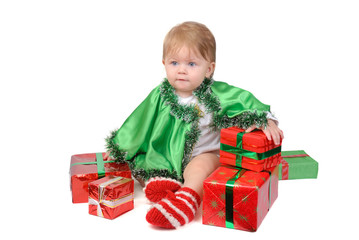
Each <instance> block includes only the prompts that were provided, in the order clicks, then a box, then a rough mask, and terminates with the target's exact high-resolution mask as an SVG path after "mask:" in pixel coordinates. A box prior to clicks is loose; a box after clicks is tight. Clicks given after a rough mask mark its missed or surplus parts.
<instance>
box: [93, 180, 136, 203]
mask: <svg viewBox="0 0 359 240" xmlns="http://www.w3.org/2000/svg"><path fill="white" fill-rule="evenodd" d="M133 191H134V181H133V179H132V178H124V177H118V176H113V175H109V176H106V177H104V178H101V179H98V180H96V181H93V182H91V183H89V194H90V196H91V197H92V198H94V199H99V196H100V195H101V198H102V200H114V199H118V198H121V197H124V196H126V195H128V194H131V193H133Z"/></svg>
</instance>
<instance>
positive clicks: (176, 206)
mask: <svg viewBox="0 0 359 240" xmlns="http://www.w3.org/2000/svg"><path fill="white" fill-rule="evenodd" d="M200 204H201V198H200V196H199V195H198V193H197V192H195V191H194V190H192V189H191V188H188V187H185V188H181V189H179V190H178V191H177V192H176V193H173V192H171V191H168V194H167V196H166V197H165V198H163V199H162V200H161V201H159V202H158V203H156V204H154V205H153V206H152V207H151V208H150V210H149V211H148V213H147V215H146V220H147V222H149V223H150V224H152V225H155V226H158V227H162V228H170V229H174V228H178V227H179V226H183V225H184V224H187V223H189V222H191V221H192V220H193V219H194V216H195V215H196V212H197V209H198V207H199V205H200Z"/></svg>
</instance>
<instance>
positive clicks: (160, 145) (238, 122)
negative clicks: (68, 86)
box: [106, 79, 270, 181]
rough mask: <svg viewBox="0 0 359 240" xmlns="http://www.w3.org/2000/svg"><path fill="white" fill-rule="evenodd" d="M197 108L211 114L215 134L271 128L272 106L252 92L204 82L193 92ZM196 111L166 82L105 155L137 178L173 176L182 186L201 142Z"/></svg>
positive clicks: (114, 134)
mask: <svg viewBox="0 0 359 240" xmlns="http://www.w3.org/2000/svg"><path fill="white" fill-rule="evenodd" d="M193 95H195V96H196V97H197V98H198V101H199V103H201V104H204V106H205V108H206V111H207V112H208V113H212V114H213V126H212V130H213V131H218V134H219V130H220V129H222V128H227V127H231V126H238V127H241V128H244V129H246V128H248V127H250V126H252V125H253V124H256V125H257V126H258V127H259V126H263V125H266V124H267V119H266V115H267V112H269V111H270V107H269V106H268V105H265V104H263V103H261V102H260V101H259V100H258V99H256V98H255V97H254V96H253V95H252V94H251V93H250V92H248V91H245V90H243V89H240V88H237V87H233V86H231V85H228V84H227V83H224V82H218V81H214V80H213V79H204V81H203V83H202V84H201V85H200V86H199V87H198V88H197V89H196V90H195V91H193ZM200 116H201V113H200V110H199V108H198V106H195V105H189V106H187V105H181V104H179V103H178V97H177V95H176V94H175V89H174V88H173V87H172V86H171V85H170V84H169V82H168V80H167V79H164V81H163V82H162V83H161V84H160V85H159V86H157V87H156V88H155V89H153V90H152V92H151V93H150V94H149V95H148V96H147V98H146V99H145V100H144V101H143V102H142V103H141V104H140V105H139V106H138V107H137V108H136V109H135V111H133V113H132V114H131V115H130V116H129V117H128V118H127V120H126V121H125V122H124V123H123V125H122V127H121V128H119V129H118V130H115V131H113V132H112V133H111V135H110V136H108V137H107V138H106V143H107V150H108V151H110V152H111V154H110V155H111V156H112V157H113V158H115V159H117V160H119V161H120V162H128V163H129V166H130V168H131V171H132V174H133V176H134V177H135V178H137V179H143V180H147V179H149V178H151V177H155V176H160V177H170V178H173V179H176V180H179V181H183V170H184V168H185V167H186V165H187V164H188V162H189V161H190V159H191V154H192V150H193V148H194V146H195V144H196V142H197V141H198V139H199V136H200V130H199V127H198V123H199V118H200Z"/></svg>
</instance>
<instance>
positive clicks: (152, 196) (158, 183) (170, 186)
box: [143, 177, 181, 203]
mask: <svg viewBox="0 0 359 240" xmlns="http://www.w3.org/2000/svg"><path fill="white" fill-rule="evenodd" d="M180 188H181V183H180V182H178V181H176V180H174V179H171V178H164V177H154V178H150V179H149V180H148V182H147V183H146V186H145V188H144V189H143V191H144V192H145V195H146V197H147V199H148V200H150V202H153V203H156V202H159V201H160V200H162V199H163V198H164V197H166V195H167V192H168V191H171V192H176V191H177V190H178V189H180Z"/></svg>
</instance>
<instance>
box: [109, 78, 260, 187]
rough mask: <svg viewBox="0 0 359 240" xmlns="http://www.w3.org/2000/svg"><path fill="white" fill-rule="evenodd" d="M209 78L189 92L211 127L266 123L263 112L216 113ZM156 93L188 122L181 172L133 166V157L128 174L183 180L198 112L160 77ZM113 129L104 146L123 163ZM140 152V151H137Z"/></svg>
mask: <svg viewBox="0 0 359 240" xmlns="http://www.w3.org/2000/svg"><path fill="white" fill-rule="evenodd" d="M212 84H213V79H208V78H205V79H204V81H203V82H202V84H201V85H200V86H199V87H198V88H197V89H196V90H195V91H193V95H194V96H196V97H197V99H198V101H199V103H201V104H203V105H204V106H205V109H206V112H207V113H209V114H211V113H212V114H213V124H212V130H213V131H219V130H220V129H222V128H228V127H232V126H237V127H240V128H243V129H247V128H249V127H250V126H252V125H254V124H255V125H256V126H257V127H258V128H259V127H261V126H266V125H267V118H266V112H263V111H257V110H248V111H245V112H243V113H241V114H239V115H237V116H235V117H233V118H229V117H228V116H227V115H220V111H221V105H220V101H219V99H218V97H217V96H216V95H214V94H213V93H212V90H211V85H212ZM160 95H161V97H162V98H163V101H164V103H165V104H166V105H168V106H169V107H170V109H171V111H170V113H171V115H173V116H174V117H175V118H177V119H179V120H182V121H184V122H186V123H190V124H191V128H190V130H189V131H187V132H186V136H185V146H184V156H183V159H182V173H181V175H180V176H179V174H178V173H177V172H176V171H170V170H168V169H149V170H144V169H137V168H136V167H135V161H134V159H135V157H136V156H137V155H138V154H137V155H136V156H135V157H134V158H133V159H131V160H129V161H128V164H129V166H130V168H131V171H132V174H133V176H134V177H135V178H141V179H144V180H147V179H149V178H151V177H155V176H162V177H169V178H173V179H176V180H178V181H183V171H184V169H185V168H186V166H187V164H188V163H189V161H190V158H191V156H192V152H193V148H194V146H195V144H196V143H197V142H198V140H199V136H200V134H201V132H200V129H199V119H200V111H199V109H198V108H196V106H195V105H194V104H191V105H182V104H179V103H178V96H177V95H176V93H175V89H174V88H173V86H172V85H171V84H170V83H169V82H168V80H167V79H164V81H163V82H162V84H161V86H160ZM116 133H117V130H115V131H113V132H111V134H110V136H109V137H107V138H106V147H107V149H108V150H109V151H110V152H111V153H110V156H112V157H113V158H114V159H116V160H118V161H120V162H125V158H126V152H125V151H122V150H121V149H120V146H119V145H118V144H116V143H114V141H113V139H114V138H115V136H116ZM141 154H144V153H141Z"/></svg>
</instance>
